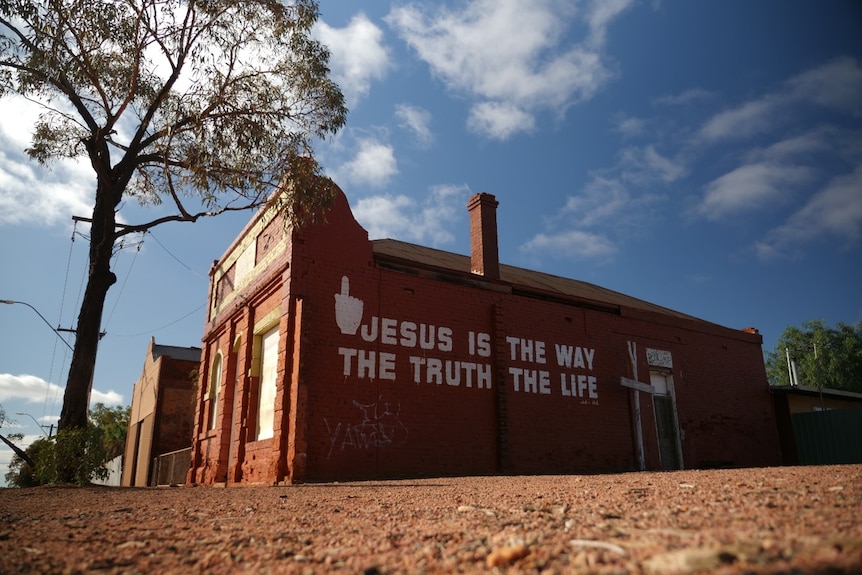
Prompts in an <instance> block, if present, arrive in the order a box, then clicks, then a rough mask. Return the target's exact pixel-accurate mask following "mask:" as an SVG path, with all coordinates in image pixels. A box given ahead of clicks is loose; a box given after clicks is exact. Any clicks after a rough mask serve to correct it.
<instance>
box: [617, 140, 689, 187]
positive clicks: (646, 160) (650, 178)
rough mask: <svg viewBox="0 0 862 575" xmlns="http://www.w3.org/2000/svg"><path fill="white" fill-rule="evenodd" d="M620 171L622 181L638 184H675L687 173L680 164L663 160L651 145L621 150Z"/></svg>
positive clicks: (666, 159)
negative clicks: (658, 182)
mask: <svg viewBox="0 0 862 575" xmlns="http://www.w3.org/2000/svg"><path fill="white" fill-rule="evenodd" d="M620 169H621V170H622V177H623V179H625V180H626V181H628V182H635V183H638V184H646V183H650V182H654V181H661V182H664V183H666V184H667V183H671V182H675V181H676V180H678V179H680V178H682V177H683V176H685V175H686V173H687V171H688V170H687V168H686V167H685V165H684V164H683V163H682V162H679V161H675V160H671V159H669V158H665V157H664V156H662V155H661V154H659V153H658V152H657V151H656V149H655V147H654V146H652V145H648V146H644V147H642V148H626V149H625V150H623V151H622V152H621V153H620Z"/></svg>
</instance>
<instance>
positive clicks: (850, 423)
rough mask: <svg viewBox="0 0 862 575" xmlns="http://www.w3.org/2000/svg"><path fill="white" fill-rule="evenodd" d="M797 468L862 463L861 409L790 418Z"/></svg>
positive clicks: (823, 412)
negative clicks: (799, 466) (797, 456)
mask: <svg viewBox="0 0 862 575" xmlns="http://www.w3.org/2000/svg"><path fill="white" fill-rule="evenodd" d="M791 420H792V422H793V435H794V436H795V438H796V449H797V452H798V453H799V464H800V465H829V464H836V463H862V409H831V410H827V411H812V412H808V413H795V414H793V415H792V416H791Z"/></svg>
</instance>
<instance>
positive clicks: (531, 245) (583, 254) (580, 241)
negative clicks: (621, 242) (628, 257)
mask: <svg viewBox="0 0 862 575" xmlns="http://www.w3.org/2000/svg"><path fill="white" fill-rule="evenodd" d="M520 250H521V252H523V253H526V254H530V255H549V256H551V257H553V258H555V259H587V258H607V257H610V256H612V255H614V254H615V253H616V252H617V248H616V246H615V245H614V244H613V242H611V241H610V240H609V239H607V238H606V237H604V236H601V235H599V234H594V233H590V232H585V231H582V230H566V231H561V232H557V233H550V234H545V233H541V234H537V235H535V236H534V237H533V238H532V239H530V240H529V241H528V242H527V243H525V244H524V245H522V246H521V247H520Z"/></svg>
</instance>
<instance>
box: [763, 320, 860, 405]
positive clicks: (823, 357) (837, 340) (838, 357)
mask: <svg viewBox="0 0 862 575" xmlns="http://www.w3.org/2000/svg"><path fill="white" fill-rule="evenodd" d="M788 353H789V355H790V359H791V360H792V361H794V362H795V363H796V369H797V374H798V377H799V384H800V385H805V386H811V387H824V388H829V389H839V390H845V391H855V392H859V393H862V323H859V324H858V325H856V326H852V325H847V324H844V323H841V322H839V323H838V324H837V325H836V326H835V327H829V326H827V325H826V322H825V321H823V320H822V319H819V320H808V321H806V322H804V323H803V324H802V326H801V327H795V326H789V327H787V328H785V330H784V332H783V333H782V334H781V336H780V337H779V338H778V344H777V345H776V346H775V349H774V350H773V351H771V352H769V353H767V354H766V371H767V375H768V377H769V382H770V384H772V385H789V384H790V377H789V375H788V368H787V355H788Z"/></svg>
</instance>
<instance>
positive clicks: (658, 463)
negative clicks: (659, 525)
mask: <svg viewBox="0 0 862 575" xmlns="http://www.w3.org/2000/svg"><path fill="white" fill-rule="evenodd" d="M468 208H469V210H470V225H471V242H472V246H471V251H472V253H471V255H470V256H462V255H457V254H453V253H449V252H444V251H440V250H436V249H431V248H426V247H422V246H417V245H412V244H408V243H404V242H400V241H395V240H376V241H369V240H368V235H367V233H366V232H365V230H364V229H362V227H361V226H359V224H358V223H357V222H356V220H355V219H354V218H353V215H352V213H351V211H350V208H349V206H348V203H347V200H346V198H345V197H344V196H343V194H341V193H339V194H338V197H337V199H336V201H335V204H334V205H333V207H332V208H331V210H330V212H329V213H328V216H327V221H326V223H325V224H322V225H318V226H313V227H309V228H307V229H304V230H302V231H301V233H293V232H291V231H290V230H288V231H285V229H284V226H283V222H282V220H281V219H280V218H278V217H274V215H273V213H272V211H262V212H261V213H260V214H258V216H257V217H255V218H254V219H253V220H252V221H251V222H250V223H249V225H248V226H247V227H246V229H245V230H244V231H243V233H242V234H241V235H240V236H239V238H237V239H236V241H235V242H234V243H233V245H232V246H231V247H230V248H229V249H228V251H227V252H226V253H225V255H224V256H223V257H222V258H221V260H219V261H217V262H215V264H214V266H213V268H212V271H211V276H212V280H211V292H210V300H209V313H208V321H207V325H206V329H205V332H204V337H203V342H204V343H203V356H202V358H201V361H202V363H201V384H200V385H199V389H200V394H199V397H198V400H197V408H196V418H195V428H194V437H193V443H192V466H191V470H190V472H189V482H192V483H227V484H238V483H243V484H255V483H259V484H261V483H262V484H272V483H276V482H281V481H286V482H299V481H315V480H346V479H369V478H380V477H410V476H435V475H468V474H471V475H472V474H494V473H511V474H532V473H570V472H582V471H610V470H631V469H663V468H664V469H672V468H680V467H686V468H690V467H701V466H713V465H736V466H755V465H757V466H759V465H772V464H779V463H780V462H781V453H780V449H779V441H778V435H777V431H776V424H775V419H774V415H773V408H772V403H771V399H770V392H769V387H768V384H767V380H766V374H765V370H764V365H763V356H762V352H761V342H762V340H761V337H760V335H759V334H757V333H756V331H755V330H751V329H748V330H735V329H729V328H725V327H722V326H719V325H715V324H712V323H709V322H706V321H703V320H700V319H697V318H694V317H691V316H687V315H685V314H682V313H678V312H676V311H673V310H670V309H666V308H663V307H660V306H657V305H653V304H651V303H648V302H645V301H642V300H638V299H636V298H632V297H629V296H626V295H623V294H620V293H616V292H613V291H610V290H606V289H603V288H600V287H598V286H595V285H591V284H588V283H584V282H581V281H577V280H573V279H566V278H562V277H557V276H552V275H548V274H543V273H540V272H535V271H530V270H526V269H521V268H516V267H511V266H506V265H501V264H500V263H499V261H498V257H497V229H496V209H497V202H496V200H495V199H494V197H493V196H490V195H488V194H477V195H475V196H474V197H473V198H471V200H470V203H469V205H468Z"/></svg>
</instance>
